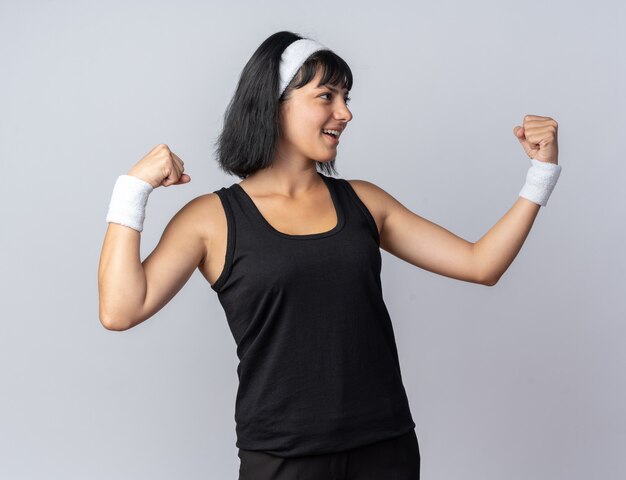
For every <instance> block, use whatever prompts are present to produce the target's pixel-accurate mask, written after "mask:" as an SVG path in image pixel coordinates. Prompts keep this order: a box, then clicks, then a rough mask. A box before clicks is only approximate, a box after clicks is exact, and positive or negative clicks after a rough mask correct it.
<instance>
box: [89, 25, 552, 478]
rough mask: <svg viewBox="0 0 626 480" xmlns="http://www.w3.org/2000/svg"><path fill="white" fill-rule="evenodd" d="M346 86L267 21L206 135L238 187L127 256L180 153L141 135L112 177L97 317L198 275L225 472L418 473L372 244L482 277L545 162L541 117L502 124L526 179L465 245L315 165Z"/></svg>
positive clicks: (324, 61)
mask: <svg viewBox="0 0 626 480" xmlns="http://www.w3.org/2000/svg"><path fill="white" fill-rule="evenodd" d="M351 88H352V73H351V70H350V68H349V67H348V65H347V64H346V62H345V61H344V60H343V59H341V58H340V57H339V56H337V55H336V54H335V53H333V52H332V51H331V50H329V49H327V48H325V47H324V46H323V45H321V44H319V43H318V42H316V41H314V40H310V39H305V38H301V37H300V36H298V35H296V34H294V33H291V32H278V33H276V34H274V35H272V36H270V37H269V38H268V39H266V40H265V41H264V42H263V43H262V44H261V45H260V46H259V48H258V49H257V50H256V52H255V53H254V54H253V56H252V57H251V59H250V60H249V61H248V63H247V64H246V66H245V68H244V69H243V71H242V74H241V78H240V80H239V84H238V86H237V89H236V92H235V95H234V97H233V99H232V101H231V102H230V104H229V106H228V109H227V112H226V115H225V121H224V129H223V131H222V133H221V135H220V137H219V140H218V144H217V153H218V162H219V165H220V168H222V169H223V170H224V171H226V172H228V173H230V174H234V175H237V176H238V177H239V178H241V179H243V180H242V181H241V182H239V183H234V184H232V185H231V186H229V187H223V188H221V189H219V190H216V191H215V192H213V193H209V194H206V195H202V196H200V197H197V198H195V199H193V200H192V201H190V202H189V203H188V204H186V205H185V206H184V207H183V208H182V209H181V210H180V211H179V212H178V213H177V214H176V215H175V216H174V218H172V220H171V221H170V223H169V224H168V225H167V227H166V229H165V231H164V233H163V236H162V238H161V240H160V242H159V244H158V245H157V246H156V248H155V249H154V251H153V252H152V253H151V254H150V255H149V256H148V257H147V258H146V259H145V261H144V262H141V260H140V257H139V242H140V232H141V231H142V229H143V220H144V214H145V205H146V202H147V198H148V195H149V193H150V192H151V191H152V190H153V189H154V188H157V187H159V186H166V187H167V186H170V185H178V184H184V183H187V182H189V181H190V180H191V178H190V177H189V175H188V174H186V173H184V163H183V161H182V160H181V159H180V158H179V157H178V156H177V155H176V154H175V153H174V152H172V151H171V150H170V149H169V148H168V147H167V146H166V145H163V144H161V145H157V146H156V147H155V148H154V149H153V150H152V151H150V152H149V153H148V154H147V155H146V157H144V158H143V159H142V160H141V161H139V162H138V163H137V164H136V165H135V166H134V167H133V168H132V169H131V170H130V171H129V172H128V174H127V175H121V176H120V177H119V178H118V180H117V182H116V185H115V187H114V190H113V195H112V197H111V203H110V206H109V212H108V215H107V221H108V222H109V227H108V229H107V233H106V237H105V242H104V246H103V249H102V256H101V261H100V268H99V292H100V319H101V322H102V324H103V325H104V326H105V327H106V328H108V329H112V330H126V329H129V328H132V327H133V326H135V325H137V324H139V323H141V322H143V321H144V320H146V319H148V318H150V317H151V316H152V315H154V314H155V313H156V312H157V311H159V310H160V309H161V308H162V307H163V306H164V305H165V304H166V303H167V302H169V301H170V300H171V299H172V297H173V296H174V295H175V294H176V293H177V292H178V291H179V290H180V289H181V288H182V286H183V285H184V284H185V282H186V281H187V280H188V279H189V277H190V276H191V274H192V273H193V271H194V270H195V269H196V268H198V269H199V270H200V271H201V272H202V274H203V275H204V277H205V278H206V279H207V281H208V282H209V283H210V285H211V288H212V289H213V290H214V291H215V292H217V295H218V298H219V301H220V303H221V304H222V306H223V307H224V311H225V313H226V317H227V320H228V322H229V326H230V329H231V331H232V334H233V336H234V338H235V341H236V344H237V355H238V357H239V359H240V363H239V366H238V368H237V374H238V377H239V389H238V391H237V399H236V410H235V420H236V432H237V447H239V457H240V460H241V463H240V472H239V475H240V477H239V478H240V479H255V480H264V479H281V480H282V479H284V480H287V479H331V478H334V479H344V478H351V479H391V478H395V479H418V478H419V469H420V452H419V446H418V441H417V436H416V433H415V423H414V421H413V418H412V416H411V412H410V409H409V402H408V399H407V396H406V392H405V389H404V386H403V383H402V376H401V370H400V365H399V361H398V353H397V350H396V343H395V338H394V333H393V328H392V324H391V319H390V318H389V314H388V311H387V309H386V306H385V304H384V302H383V297H382V290H381V281H380V271H381V255H380V248H383V249H384V250H386V251H388V252H389V253H391V254H393V255H395V256H397V257H399V258H401V259H403V260H405V261H407V262H409V263H411V264H413V265H415V266H418V267H420V268H424V269H426V270H429V271H431V272H434V273H438V274H441V275H445V276H448V277H450V278H455V279H459V280H463V281H468V282H474V283H478V284H483V285H494V284H495V283H496V282H497V280H498V279H499V277H500V276H501V275H502V274H503V273H504V271H505V270H506V269H507V268H508V266H509V265H510V263H511V262H512V261H513V259H514V258H515V256H516V254H517V252H518V251H519V249H520V248H521V246H522V243H523V241H524V239H525V238H526V236H527V234H528V232H529V230H530V228H531V226H532V223H533V221H534V218H535V216H536V214H537V212H538V210H539V208H540V205H545V204H546V202H547V199H548V196H549V194H550V192H551V191H552V188H553V187H554V184H555V183H556V180H557V179H558V175H559V173H560V167H559V166H558V165H557V163H556V159H557V154H558V151H557V144H556V127H557V125H556V122H555V121H554V120H552V119H550V118H549V117H537V116H526V117H525V121H524V127H523V128H521V127H516V128H515V130H514V133H515V134H516V136H517V137H518V139H519V140H520V143H521V144H522V145H523V147H524V149H525V150H526V153H527V154H529V155H530V156H531V158H533V157H534V158H533V160H532V161H533V162H536V163H533V166H532V167H531V169H530V170H529V173H528V176H527V183H526V185H525V186H524V189H523V190H522V192H520V198H519V199H518V201H517V202H516V203H515V205H514V206H513V208H512V209H511V210H510V211H509V212H508V213H507V214H506V215H505V216H504V217H503V218H502V219H501V220H500V221H499V222H498V223H497V224H496V226H495V227H494V228H492V229H491V230H490V231H489V232H488V233H487V235H485V236H484V237H483V238H482V239H481V240H480V241H479V242H476V243H471V242H468V241H466V240H464V239H462V238H460V237H458V236H456V235H454V234H453V233H451V232H449V231H448V230H446V229H444V228H442V227H440V226H438V225H436V224H434V223H432V222H430V221H428V220H426V219H424V218H422V217H420V216H418V215H417V214H415V213H413V212H411V211H410V210H408V209H407V208H405V207H404V206H403V205H402V204H400V203H399V202H398V201H397V200H396V199H395V198H393V197H392V196H391V195H389V194H388V193H387V192H385V191H384V190H383V189H381V188H379V187H377V186H376V185H375V184H373V183H371V182H368V181H365V180H345V179H341V178H334V177H332V176H330V175H331V174H334V173H336V171H335V168H334V163H335V160H336V157H337V149H338V148H339V143H340V141H341V140H340V139H342V138H343V136H344V135H345V132H346V128H347V127H348V125H349V122H350V121H351V120H352V113H351V112H350V109H349V107H348V102H349V97H348V95H349V91H350V90H351ZM320 170H321V171H320Z"/></svg>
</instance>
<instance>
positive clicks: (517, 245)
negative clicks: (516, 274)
mask: <svg viewBox="0 0 626 480" xmlns="http://www.w3.org/2000/svg"><path fill="white" fill-rule="evenodd" d="M540 208H541V205H538V204H536V203H534V202H531V201H530V200H527V199H526V198H523V197H518V198H517V201H516V202H515V203H514V204H513V206H512V207H511V208H510V210H509V211H508V212H506V214H505V215H504V216H503V217H502V218H501V219H500V220H498V222H497V223H496V224H495V225H494V226H493V227H492V228H491V229H490V230H489V231H488V232H487V233H486V234H485V235H484V236H483V237H482V238H481V239H480V240H478V241H477V242H475V243H474V255H475V256H476V259H477V264H478V265H479V266H480V269H481V272H482V274H483V278H485V279H487V280H488V281H489V283H494V284H495V283H496V282H497V281H498V280H499V279H500V277H501V276H502V275H503V274H504V272H505V271H506V270H507V268H509V265H511V263H513V260H514V259H515V257H516V256H517V254H518V252H519V251H520V250H521V248H522V245H523V244H524V241H525V240H526V237H527V236H528V233H529V232H530V229H531V227H532V226H533V223H534V221H535V218H536V217H537V213H538V212H539V209H540Z"/></svg>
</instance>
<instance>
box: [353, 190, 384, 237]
mask: <svg viewBox="0 0 626 480" xmlns="http://www.w3.org/2000/svg"><path fill="white" fill-rule="evenodd" d="M346 181H347V182H348V183H349V184H350V186H351V187H352V188H353V190H354V192H355V193H356V194H357V196H358V197H359V199H360V200H361V201H362V202H363V204H364V205H365V206H366V207H367V209H368V210H369V211H370V213H371V214H372V217H374V220H375V221H376V226H377V227H378V232H379V233H380V231H381V230H382V227H383V223H384V221H385V215H386V212H387V205H388V203H389V198H390V195H389V194H388V193H387V192H386V191H385V190H383V189H382V188H380V187H379V186H378V185H376V184H374V183H372V182H369V181H367V180H346Z"/></svg>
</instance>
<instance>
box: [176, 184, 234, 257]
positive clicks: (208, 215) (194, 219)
mask: <svg viewBox="0 0 626 480" xmlns="http://www.w3.org/2000/svg"><path fill="white" fill-rule="evenodd" d="M176 216H180V217H181V219H180V220H181V222H184V224H185V226H186V227H185V228H186V229H187V230H188V231H189V232H193V234H194V235H195V236H197V237H199V238H200V239H201V241H202V242H203V243H204V250H205V251H204V253H203V255H202V260H201V261H200V266H201V265H202V264H203V263H204V262H205V260H206V258H207V254H208V252H209V249H210V247H211V244H212V243H213V241H214V240H215V238H216V237H220V235H221V234H223V233H224V232H225V229H226V214H225V213H224V208H223V206H222V202H221V200H220V198H219V196H218V195H217V194H216V193H213V192H211V193H206V194H203V195H199V196H197V197H195V198H194V199H192V200H190V201H189V202H187V204H185V205H184V206H183V207H182V208H181V209H180V211H179V212H178V213H177V214H176Z"/></svg>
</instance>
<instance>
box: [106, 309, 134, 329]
mask: <svg viewBox="0 0 626 480" xmlns="http://www.w3.org/2000/svg"><path fill="white" fill-rule="evenodd" d="M100 324H101V325H102V326H103V327H104V328H106V329H107V330H111V331H114V332H123V331H124V330H128V328H129V326H128V323H126V322H121V321H119V320H116V319H115V318H114V317H111V316H110V315H107V314H106V313H105V312H102V311H101V312H100Z"/></svg>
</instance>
